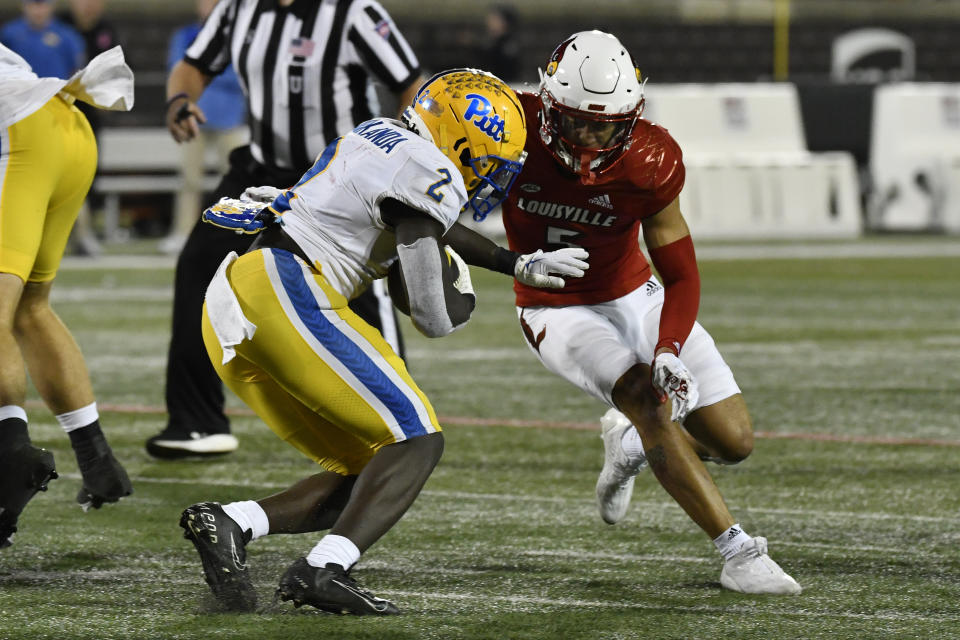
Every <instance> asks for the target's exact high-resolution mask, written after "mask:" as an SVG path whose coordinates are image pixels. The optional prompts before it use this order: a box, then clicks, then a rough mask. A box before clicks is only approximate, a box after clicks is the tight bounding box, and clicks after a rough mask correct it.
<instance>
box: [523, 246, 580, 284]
mask: <svg viewBox="0 0 960 640" xmlns="http://www.w3.org/2000/svg"><path fill="white" fill-rule="evenodd" d="M588 257H590V254H589V253H587V251H586V250H585V249H581V248H580V247H565V248H563V249H557V250H556V251H547V252H546V253H544V252H543V250H542V249H537V250H536V251H534V252H533V253H526V254H524V255H522V256H520V257H519V258H518V259H517V262H516V264H515V265H514V266H513V275H514V277H515V278H516V279H517V280H519V281H520V282H522V283H523V284H525V285H528V286H531V287H538V288H541V289H560V288H562V287H563V285H564V279H563V278H562V277H560V276H566V277H568V278H582V277H583V272H584V270H586V269H587V268H588V267H589V266H590V265H588V264H587V263H586V259H587V258H588ZM554 273H556V274H560V275H550V274H554Z"/></svg>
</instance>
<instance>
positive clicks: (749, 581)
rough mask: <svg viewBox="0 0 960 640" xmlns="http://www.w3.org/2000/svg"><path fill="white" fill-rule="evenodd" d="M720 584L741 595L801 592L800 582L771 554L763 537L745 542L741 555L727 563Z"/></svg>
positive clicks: (739, 552) (738, 553) (721, 574)
mask: <svg viewBox="0 0 960 640" xmlns="http://www.w3.org/2000/svg"><path fill="white" fill-rule="evenodd" d="M720 584H721V585H723V586H724V587H725V588H727V589H730V590H731V591H739V592H740V593H773V594H779V595H794V594H798V593H800V591H801V589H800V585H799V584H797V581H796V580H794V579H793V578H791V577H790V576H789V575H787V574H786V573H784V571H783V569H781V568H780V565H778V564H777V563H776V562H774V561H773V559H772V558H771V557H770V556H768V555H767V539H766V538H762V537H760V538H752V539H751V540H750V541H749V542H746V543H744V545H743V546H742V547H741V548H740V551H738V552H737V555H735V556H733V557H732V558H730V559H729V560H727V561H726V562H725V563H724V565H723V571H721V572H720Z"/></svg>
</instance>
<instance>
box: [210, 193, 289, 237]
mask: <svg viewBox="0 0 960 640" xmlns="http://www.w3.org/2000/svg"><path fill="white" fill-rule="evenodd" d="M267 204H269V203H267V202H252V201H246V200H237V199H236V198H226V197H224V198H220V201H219V202H218V203H216V204H215V205H213V206H211V207H207V208H206V209H205V210H204V212H203V221H204V222H208V223H210V224H212V225H213V226H215V227H220V228H221V229H229V230H230V231H234V232H236V233H260V232H261V231H263V228H264V227H266V226H267V225H269V224H271V223H273V221H274V219H275V218H276V216H275V215H274V214H273V212H272V211H270V210H269V209H267Z"/></svg>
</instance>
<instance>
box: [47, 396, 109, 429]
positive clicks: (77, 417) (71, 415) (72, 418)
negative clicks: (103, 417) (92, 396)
mask: <svg viewBox="0 0 960 640" xmlns="http://www.w3.org/2000/svg"><path fill="white" fill-rule="evenodd" d="M99 418H100V414H99V413H97V403H96V402H92V403H90V404H88V405H87V406H85V407H80V408H79V409H76V410H74V411H68V412H66V413H61V414H60V415H58V416H57V422H59V423H60V426H61V427H63V430H64V431H66V432H67V433H70V432H71V431H76V430H77V429H80V428H81V427H86V426H87V425H90V424H93V423H94V422H96V421H97V419H99Z"/></svg>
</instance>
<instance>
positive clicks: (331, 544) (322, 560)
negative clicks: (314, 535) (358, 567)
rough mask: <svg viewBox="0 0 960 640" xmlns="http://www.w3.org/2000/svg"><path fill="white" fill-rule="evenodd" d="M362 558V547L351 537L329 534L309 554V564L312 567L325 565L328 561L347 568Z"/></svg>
mask: <svg viewBox="0 0 960 640" xmlns="http://www.w3.org/2000/svg"><path fill="white" fill-rule="evenodd" d="M359 559H360V549H357V545H355V544H353V542H351V541H350V539H349V538H344V537H343V536H335V535H331V534H327V535H325V536H323V538H321V540H320V542H318V543H317V546H315V547H314V548H313V549H312V550H311V551H310V553H309V554H307V564H309V565H310V566H311V567H325V566H326V565H327V563H329V562H332V563H333V564H338V565H340V566H341V567H343V568H344V569H345V570H346V569H349V568H350V567H352V566H353V565H354V563H355V562H356V561H357V560H359Z"/></svg>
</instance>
